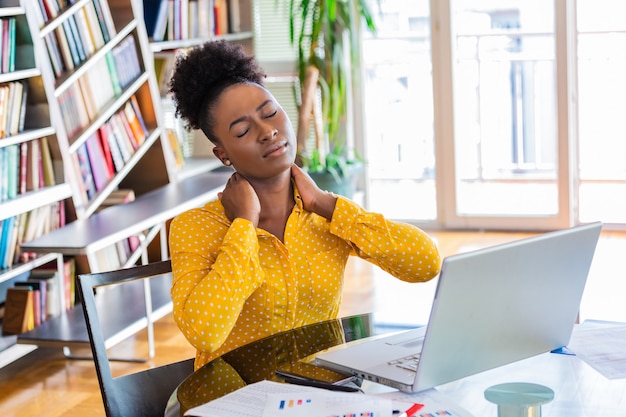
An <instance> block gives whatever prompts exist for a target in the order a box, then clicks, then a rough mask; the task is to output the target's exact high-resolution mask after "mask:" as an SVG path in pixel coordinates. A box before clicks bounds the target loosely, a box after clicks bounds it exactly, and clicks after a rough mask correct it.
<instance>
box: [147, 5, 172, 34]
mask: <svg viewBox="0 0 626 417" xmlns="http://www.w3.org/2000/svg"><path fill="white" fill-rule="evenodd" d="M153 1H154V0H153ZM168 3H169V1H168V0H159V8H158V12H157V15H156V17H155V20H154V24H153V25H152V31H151V32H148V36H149V37H151V38H152V40H153V41H155V42H160V41H162V40H164V39H165V28H166V27H167V13H168Z"/></svg>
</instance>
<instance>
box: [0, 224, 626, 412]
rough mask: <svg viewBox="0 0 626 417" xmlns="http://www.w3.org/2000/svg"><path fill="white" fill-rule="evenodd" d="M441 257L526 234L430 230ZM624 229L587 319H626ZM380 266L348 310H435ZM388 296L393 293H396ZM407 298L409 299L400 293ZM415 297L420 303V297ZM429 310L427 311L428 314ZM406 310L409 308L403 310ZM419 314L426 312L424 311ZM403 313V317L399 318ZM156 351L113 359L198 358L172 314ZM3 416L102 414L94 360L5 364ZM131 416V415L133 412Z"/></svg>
mask: <svg viewBox="0 0 626 417" xmlns="http://www.w3.org/2000/svg"><path fill="white" fill-rule="evenodd" d="M431 235H432V236H434V237H435V239H437V242H438V245H439V248H440V251H441V253H442V255H444V256H447V255H452V254H454V253H459V252H466V251H468V250H473V249H477V248H480V247H485V246H491V245H495V244H498V243H502V242H506V241H510V240H515V239H519V238H521V237H525V236H528V235H527V234H521V233H499V232H498V233H483V232H450V231H445V232H441V231H437V232H432V233H431ZM624 254H626V232H614V233H604V234H603V236H602V238H601V241H600V243H599V245H598V249H597V251H596V256H595V258H594V264H593V266H592V270H591V273H590V277H589V281H588V285H587V289H586V293H585V297H584V299H583V304H582V306H581V317H582V319H585V318H596V319H603V320H620V321H626V307H623V301H622V300H623V298H624V294H626V284H624V282H625V281H626V280H625V279H624V277H625V276H626V257H625V256H624ZM396 284H397V282H396V280H392V279H389V277H388V276H385V274H384V273H381V272H380V271H379V270H378V269H376V268H372V267H370V266H369V265H368V264H366V263H363V262H361V261H360V260H354V261H351V263H350V265H349V268H348V273H347V275H346V285H345V295H344V302H343V305H342V310H341V313H342V315H349V314H356V313H361V312H365V311H374V310H375V311H380V310H382V309H385V310H387V309H391V310H393V308H392V307H393V306H398V305H400V306H404V308H405V309H404V310H403V312H405V311H406V305H407V303H406V302H405V301H402V302H398V300H399V299H401V300H404V298H406V297H410V298H411V304H410V305H412V306H415V311H416V313H415V314H416V315H417V316H418V318H419V317H423V316H424V314H427V311H428V310H429V308H430V305H429V300H430V299H431V298H432V295H431V292H432V290H433V285H432V284H431V283H426V284H418V285H415V284H413V285H412V286H411V287H410V291H408V289H409V287H406V286H402V285H396ZM390 297H393V298H391V299H390ZM399 297H404V298H399ZM416 300H417V301H416ZM424 312H426V313H424ZM404 315H406V314H404ZM420 315H421V316H420ZM396 318H397V316H396ZM155 338H156V357H155V358H154V359H153V360H150V361H148V362H147V363H145V364H131V363H124V362H113V363H112V369H113V372H114V373H116V374H122V373H128V372H134V371H135V370H139V369H141V368H145V367H150V366H158V365H160V364H163V363H168V362H173V361H175V360H179V359H183V358H188V357H192V356H193V354H194V351H193V349H192V348H191V347H190V346H189V345H188V343H187V342H186V340H185V339H184V338H183V337H182V336H181V334H180V332H179V331H178V329H177V327H176V325H175V324H174V323H173V321H172V319H171V316H169V315H168V316H166V317H165V318H164V319H161V320H159V321H158V322H157V323H156V324H155ZM145 340H146V338H145V335H144V334H139V335H137V337H135V338H133V339H131V340H129V341H127V342H124V343H122V344H121V345H119V346H117V347H116V348H115V349H116V352H115V353H116V354H117V355H135V356H145V355H146V352H147V346H146V342H145ZM0 416H3V417H12V416H16V417H17V416H19V417H41V416H46V417H84V416H90V417H92V416H95V417H97V416H104V409H103V406H102V400H101V397H100V392H99V388H98V381H97V379H96V374H95V370H94V368H93V364H92V362H91V360H76V359H66V358H65V357H64V356H63V353H62V352H61V351H60V350H59V349H43V348H39V349H36V350H35V351H33V352H32V353H30V354H28V355H27V356H25V357H23V358H21V359H19V360H17V361H15V362H13V363H11V364H9V365H7V366H5V367H4V368H2V369H0ZM129 417H132V416H129Z"/></svg>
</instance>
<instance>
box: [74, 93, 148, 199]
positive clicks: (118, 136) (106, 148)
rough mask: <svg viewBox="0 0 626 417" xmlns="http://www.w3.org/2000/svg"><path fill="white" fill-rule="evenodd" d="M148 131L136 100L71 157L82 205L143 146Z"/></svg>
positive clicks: (106, 123) (112, 117) (121, 110)
mask: <svg viewBox="0 0 626 417" xmlns="http://www.w3.org/2000/svg"><path fill="white" fill-rule="evenodd" d="M147 135H148V129H147V127H146V124H145V122H144V119H143V116H142V114H141V109H140V108H139V103H138V102H137V99H136V98H135V96H132V97H131V98H130V100H129V101H127V102H126V103H125V104H124V106H122V108H121V109H120V110H119V111H118V112H117V113H115V114H114V115H113V116H111V118H110V119H109V120H108V121H107V122H105V123H104V124H103V125H102V126H101V127H100V128H99V129H98V130H97V131H96V132H95V133H93V134H92V135H90V136H89V137H88V138H87V140H86V141H85V143H83V144H82V145H81V146H79V147H78V149H77V151H76V153H74V155H73V157H74V166H75V168H76V170H77V173H78V178H80V179H81V180H82V181H81V193H82V194H83V201H85V202H87V201H90V200H92V199H93V198H94V197H95V196H96V195H97V193H98V192H99V191H101V190H102V189H104V187H106V185H107V184H108V183H109V182H110V180H111V179H112V178H113V177H114V176H115V174H116V173H117V172H119V171H120V170H121V169H122V168H123V167H124V165H125V164H126V163H127V162H128V161H129V160H130V158H131V157H132V155H133V154H134V153H135V152H136V151H137V149H139V147H140V146H141V145H142V144H143V143H144V141H145V140H146V137H147Z"/></svg>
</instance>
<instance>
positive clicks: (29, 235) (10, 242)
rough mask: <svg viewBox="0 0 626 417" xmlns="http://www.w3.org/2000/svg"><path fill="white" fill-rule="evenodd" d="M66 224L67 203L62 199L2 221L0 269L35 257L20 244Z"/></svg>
mask: <svg viewBox="0 0 626 417" xmlns="http://www.w3.org/2000/svg"><path fill="white" fill-rule="evenodd" d="M64 225H65V205H64V203H63V202H62V201H58V202H56V203H53V204H50V205H47V206H43V207H38V208H35V209H34V210H31V211H28V212H24V213H21V214H18V215H17V216H13V217H9V218H6V219H4V220H2V221H0V269H6V268H10V267H11V266H13V265H14V264H16V263H24V262H28V261H29V260H32V259H34V258H35V257H36V255H35V254H34V253H29V252H24V251H21V250H20V245H21V244H22V243H23V242H28V241H30V240H32V239H35V238H37V237H40V236H42V235H44V234H46V233H50V232H51V231H53V230H56V229H58V228H60V227H63V226H64Z"/></svg>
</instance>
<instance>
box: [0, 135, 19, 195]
mask: <svg viewBox="0 0 626 417" xmlns="http://www.w3.org/2000/svg"><path fill="white" fill-rule="evenodd" d="M4 153H5V157H6V161H3V165H2V167H3V169H4V167H5V166H6V170H7V172H6V173H4V172H3V174H2V175H3V176H5V178H6V182H7V183H6V187H7V188H6V195H7V199H8V200H10V199H12V198H15V197H17V191H18V184H19V160H20V150H19V147H18V145H11V146H7V147H6V148H4Z"/></svg>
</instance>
